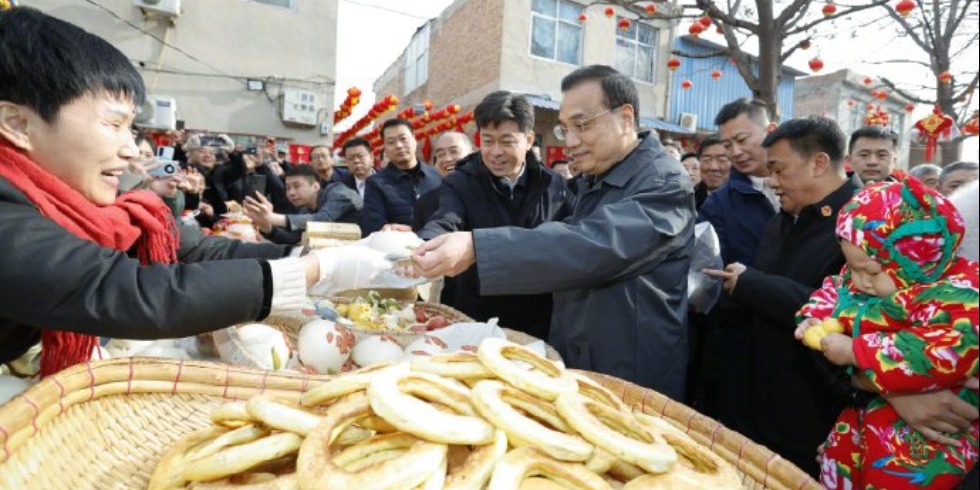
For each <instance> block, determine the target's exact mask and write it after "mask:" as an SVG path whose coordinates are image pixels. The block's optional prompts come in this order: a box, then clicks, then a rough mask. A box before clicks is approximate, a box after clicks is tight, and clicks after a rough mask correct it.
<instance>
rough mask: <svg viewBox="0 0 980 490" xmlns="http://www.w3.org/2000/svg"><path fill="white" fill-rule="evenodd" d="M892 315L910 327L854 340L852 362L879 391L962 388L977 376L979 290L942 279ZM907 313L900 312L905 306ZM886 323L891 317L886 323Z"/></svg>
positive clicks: (899, 298)
mask: <svg viewBox="0 0 980 490" xmlns="http://www.w3.org/2000/svg"><path fill="white" fill-rule="evenodd" d="M895 299H896V301H895V302H894V306H893V309H892V313H894V315H889V309H888V308H884V313H885V315H886V316H892V317H893V318H896V320H897V319H899V318H901V317H903V316H904V317H905V318H904V319H902V320H903V323H905V324H906V325H908V326H907V327H906V328H898V329H893V330H891V331H878V332H870V333H866V334H863V335H860V336H858V337H855V338H854V344H853V345H854V358H855V360H856V364H857V367H858V368H861V369H864V370H865V373H866V374H867V377H868V379H869V380H870V381H871V382H872V383H873V384H874V385H875V387H877V389H878V391H879V392H881V393H891V392H898V393H902V392H922V391H931V390H936V389H942V388H952V387H958V386H961V385H962V384H963V382H964V381H966V379H967V378H970V377H974V376H977V372H978V360H977V357H978V347H977V311H978V308H977V289H976V288H971V287H966V286H957V285H955V284H953V283H951V282H948V281H944V282H940V283H934V284H930V285H928V286H927V287H924V288H921V289H918V290H917V291H916V292H910V294H908V295H905V296H904V297H903V296H902V295H901V293H899V295H897V296H896V298H895ZM903 305H905V308H907V310H908V314H907V315H903V314H898V312H899V311H900V309H902V306H903ZM886 320H887V319H886Z"/></svg>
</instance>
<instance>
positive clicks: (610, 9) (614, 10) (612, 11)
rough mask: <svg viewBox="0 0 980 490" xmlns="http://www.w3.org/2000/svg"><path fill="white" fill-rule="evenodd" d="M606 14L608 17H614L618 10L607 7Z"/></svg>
mask: <svg viewBox="0 0 980 490" xmlns="http://www.w3.org/2000/svg"><path fill="white" fill-rule="evenodd" d="M605 14H606V17H612V16H614V15H616V9H614V8H612V7H606V11H605Z"/></svg>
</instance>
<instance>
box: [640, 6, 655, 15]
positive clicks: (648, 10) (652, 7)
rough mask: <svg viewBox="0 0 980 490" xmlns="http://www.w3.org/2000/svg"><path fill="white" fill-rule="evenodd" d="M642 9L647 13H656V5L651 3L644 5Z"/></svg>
mask: <svg viewBox="0 0 980 490" xmlns="http://www.w3.org/2000/svg"><path fill="white" fill-rule="evenodd" d="M643 9H644V10H646V11H647V15H650V16H653V15H657V6H656V5H654V4H652V3H648V4H647V6H646V7H643Z"/></svg>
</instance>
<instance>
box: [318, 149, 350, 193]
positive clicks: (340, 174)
mask: <svg viewBox="0 0 980 490" xmlns="http://www.w3.org/2000/svg"><path fill="white" fill-rule="evenodd" d="M335 163H336V162H334V159H333V154H331V153H330V148H328V147H326V146H324V145H316V146H314V147H313V148H310V166H311V167H313V170H314V171H316V174H317V176H319V177H320V188H325V187H327V185H328V184H332V183H334V182H342V181H343V180H344V177H346V176H347V172H344V171H343V170H342V169H339V168H337V167H336V166H335V165H334V164H335Z"/></svg>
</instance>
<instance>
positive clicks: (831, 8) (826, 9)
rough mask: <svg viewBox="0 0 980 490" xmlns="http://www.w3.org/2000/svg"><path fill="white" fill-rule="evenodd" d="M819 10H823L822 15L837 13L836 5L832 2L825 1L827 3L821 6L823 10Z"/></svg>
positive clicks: (828, 15)
mask: <svg viewBox="0 0 980 490" xmlns="http://www.w3.org/2000/svg"><path fill="white" fill-rule="evenodd" d="M821 12H823V16H824V17H830V16H831V15H834V14H836V13H837V6H836V5H834V2H827V4H826V5H824V6H823V10H821Z"/></svg>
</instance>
